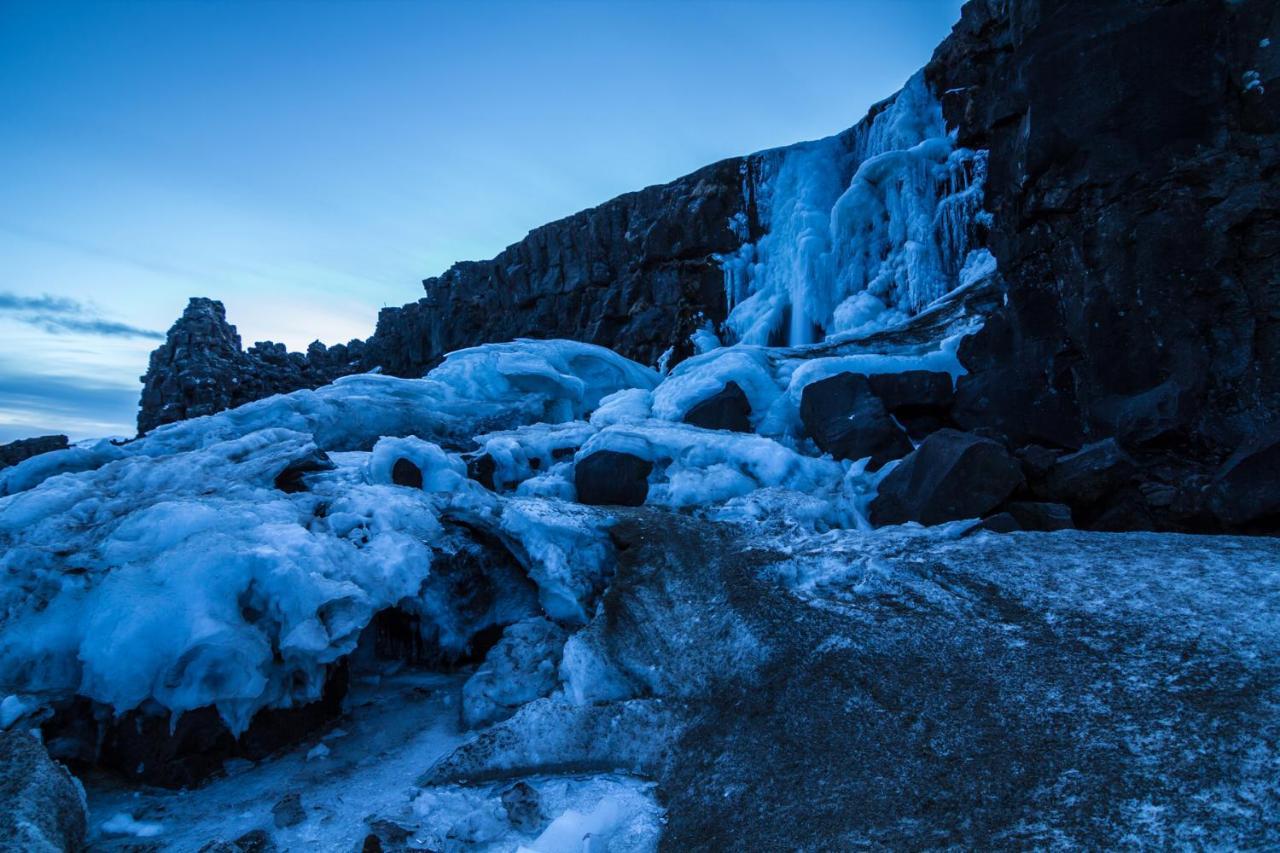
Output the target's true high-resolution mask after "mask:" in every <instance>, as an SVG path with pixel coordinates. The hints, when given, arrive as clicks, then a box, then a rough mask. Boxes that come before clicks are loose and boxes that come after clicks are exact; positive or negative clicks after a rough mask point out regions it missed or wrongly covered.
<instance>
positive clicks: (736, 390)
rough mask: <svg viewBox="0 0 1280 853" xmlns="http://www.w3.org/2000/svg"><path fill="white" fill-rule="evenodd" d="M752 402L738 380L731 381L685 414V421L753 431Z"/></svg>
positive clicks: (714, 427)
mask: <svg viewBox="0 0 1280 853" xmlns="http://www.w3.org/2000/svg"><path fill="white" fill-rule="evenodd" d="M750 415H751V403H750V401H748V400H747V395H746V392H744V391H743V390H742V388H741V387H739V385H738V383H737V382H730V383H728V384H727V385H725V386H724V388H721V389H720V390H719V391H717V392H716V393H715V394H713V395H711V396H710V397H708V398H707V399H705V400H703V401H702V402H700V403H698V404H696V405H695V406H694V407H693V408H691V409H690V410H689V411H688V412H687V413H686V414H685V416H684V422H685V423H687V424H692V425H693V426H696V427H702V428H703V429H726V430H732V431H733V432H751V420H750Z"/></svg>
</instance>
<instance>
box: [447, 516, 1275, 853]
mask: <svg viewBox="0 0 1280 853" xmlns="http://www.w3.org/2000/svg"><path fill="white" fill-rule="evenodd" d="M620 516H621V517H622V519H623V520H622V522H621V523H620V524H619V525H618V526H617V527H615V528H614V532H613V536H614V539H615V542H616V543H617V546H618V548H619V554H620V565H619V567H618V571H617V574H616V576H615V578H614V582H613V584H612V586H611V589H610V591H609V592H608V593H607V594H606V596H605V599H604V604H603V607H602V610H601V613H600V614H599V615H598V616H597V618H596V621H595V622H593V623H592V625H591V626H589V627H588V629H587V630H586V631H585V632H583V633H582V634H580V635H579V636H578V637H577V638H576V639H575V640H574V641H573V642H574V643H575V644H579V646H578V648H577V649H576V650H575V653H574V654H575V657H579V658H582V659H585V658H587V657H590V658H592V659H593V661H594V663H593V664H592V667H591V670H590V671H591V672H592V673H594V675H593V676H592V678H590V679H585V680H582V681H578V680H575V679H571V684H570V688H571V689H570V690H568V691H567V694H568V695H567V696H565V697H562V698H561V699H559V700H556V702H555V703H552V705H548V707H547V709H546V710H548V711H550V710H552V708H553V707H554V708H556V709H558V710H557V712H556V713H554V714H552V713H541V712H539V710H538V707H537V706H536V704H535V705H531V706H528V707H527V708H526V709H525V711H524V712H522V713H521V714H518V715H517V716H516V717H514V718H512V719H511V720H509V721H507V722H506V723H504V724H502V726H500V727H498V728H496V729H494V730H492V733H491V734H488V735H485V736H482V737H481V738H479V739H478V740H476V741H474V742H472V743H471V744H469V745H467V746H464V747H463V748H462V749H460V750H459V751H458V752H457V753H455V754H454V755H453V756H451V757H450V758H449V759H446V760H444V761H442V762H441V763H440V764H439V765H437V766H436V767H435V768H434V770H433V771H432V772H431V773H429V774H428V778H429V780H430V783H432V784H439V783H441V782H443V781H447V780H451V779H461V778H466V779H472V780H474V779H485V778H489V779H493V778H504V777H518V776H520V775H523V774H528V773H536V772H565V771H566V770H568V771H571V772H572V771H574V770H580V769H582V768H588V769H590V768H596V767H626V768H629V769H630V770H631V772H639V773H642V774H644V775H649V776H651V777H653V778H656V779H657V780H658V782H659V796H660V799H661V801H662V802H663V804H664V805H665V806H666V809H667V824H666V829H665V831H664V835H663V838H662V847H663V848H664V849H666V850H695V849H735V848H737V847H739V846H740V845H741V844H742V842H743V839H751V846H752V848H753V849H758V850H780V849H787V850H792V849H801V850H828V849H861V848H866V847H871V848H891V849H920V848H935V847H953V848H961V849H988V850H990V849H1027V848H1043V847H1062V848H1084V849H1110V848H1114V847H1115V846H1117V845H1122V844H1124V843H1125V839H1141V840H1142V843H1143V844H1149V845H1151V846H1152V847H1155V848H1168V847H1179V846H1185V845H1192V846H1198V845H1204V846H1208V847H1219V848H1233V849H1240V848H1253V849H1257V848H1261V847H1270V846H1275V845H1276V844H1278V843H1280V776H1278V775H1277V773H1276V768H1277V766H1280V746H1277V744H1280V664H1278V663H1276V661H1277V660H1280V656H1278V655H1277V653H1278V652H1280V636H1278V635H1277V632H1276V631H1275V630H1274V626H1275V625H1276V624H1277V623H1278V620H1280V543H1277V542H1275V541H1274V540H1269V539H1261V538H1254V539H1247V538H1229V537H1212V538H1209V537H1191V536H1180V535H1168V534H1164V535H1156V534H1122V535H1115V534H1097V533H1084V532H1078V531H1064V532H1058V533H1052V534H1038V533H1037V534H1030V533H1015V534H1011V535H1005V536H992V535H985V536H984V535H979V536H975V537H972V538H963V539H959V538H956V537H957V535H958V534H957V532H955V531H950V532H943V531H940V530H938V529H934V530H930V531H915V532H904V533H897V532H894V531H878V532H876V533H874V534H870V535H868V534H863V533H857V532H849V531H839V532H832V533H828V534H824V535H821V536H815V535H810V534H796V533H794V532H779V533H778V534H777V535H776V536H773V537H770V536H769V535H768V531H762V530H760V529H758V528H753V529H743V528H738V527H735V526H731V525H727V524H717V523H710V522H707V521H706V520H699V519H694V518H689V517H685V516H678V515H675V514H671V513H664V512H656V511H652V510H648V509H640V510H634V511H620ZM581 671H586V670H585V669H583V670H581ZM604 673H608V676H607V677H606V676H605V675H604ZM593 690H594V693H593ZM574 695H577V699H578V701H579V702H580V704H579V705H578V706H577V708H576V710H575V708H574V706H572V705H570V704H566V702H568V701H569V699H570V698H571V697H572V696H574ZM628 696H632V697H645V698H627V697H628ZM541 701H542V702H544V703H548V702H551V700H541ZM659 703H660V705H659ZM659 707H661V708H662V713H660V714H655V713H653V712H654V711H656V710H657V708H659ZM642 708H643V709H645V711H644V712H643V713H641V709H642ZM610 709H613V710H612V711H611V710H610ZM609 719H617V720H618V721H619V723H613V724H608V725H604V726H603V727H600V726H599V725H598V724H599V722H600V721H601V720H609ZM623 720H625V721H626V723H627V725H625V726H621V725H620V722H621V721H623ZM647 721H648V722H647ZM646 725H648V726H649V728H648V729H647V730H646V728H645V726H646ZM561 730H563V732H564V734H563V735H559V736H557V737H558V738H559V739H560V740H564V739H565V738H568V739H569V741H566V743H565V744H563V746H564V747H565V748H563V749H562V748H560V747H559V746H554V747H553V746H552V744H553V743H554V744H558V743H559V740H556V739H555V738H552V739H549V732H554V731H561ZM623 730H625V731H626V736H625V737H624V738H622V739H621V740H617V739H616V738H615V740H617V742H616V743H613V744H612V745H610V744H609V743H608V742H607V739H602V738H596V737H594V736H592V735H590V732H591V731H598V732H618V731H623ZM646 732H647V733H646ZM575 733H576V734H575ZM575 737H577V738H579V739H581V738H583V737H586V740H585V741H583V744H582V745H580V746H579V747H574V748H570V747H572V744H573V743H576V741H574V740H573V738H575ZM637 744H646V750H647V752H646V753H645V755H644V756H637V755H635V754H634V750H635V746H636V745H637ZM610 750H614V751H616V753H617V754H616V755H613V754H611V753H610ZM424 781H425V780H424Z"/></svg>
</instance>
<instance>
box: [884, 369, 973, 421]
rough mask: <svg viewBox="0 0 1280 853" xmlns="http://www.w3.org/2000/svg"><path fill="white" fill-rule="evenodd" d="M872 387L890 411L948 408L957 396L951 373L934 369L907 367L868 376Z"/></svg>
mask: <svg viewBox="0 0 1280 853" xmlns="http://www.w3.org/2000/svg"><path fill="white" fill-rule="evenodd" d="M867 381H868V382H870V383H871V390H872V391H874V392H875V394H876V396H877V397H879V398H880V401H881V402H883V403H884V407H885V408H886V409H888V410H889V411H891V412H896V411H898V410H899V409H945V408H946V407H947V406H950V405H951V402H952V400H954V399H955V391H954V390H953V389H952V383H951V374H950V373H940V372H937V371H933V370H904V371H903V372H901V373H876V374H872V375H871V376H868V377H867Z"/></svg>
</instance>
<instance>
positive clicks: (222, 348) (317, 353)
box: [138, 298, 363, 433]
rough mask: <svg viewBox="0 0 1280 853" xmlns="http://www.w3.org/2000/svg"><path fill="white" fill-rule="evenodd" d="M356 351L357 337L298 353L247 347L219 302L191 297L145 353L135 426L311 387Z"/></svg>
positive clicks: (343, 369) (345, 368)
mask: <svg viewBox="0 0 1280 853" xmlns="http://www.w3.org/2000/svg"><path fill="white" fill-rule="evenodd" d="M362 353H363V344H362V343H361V342H360V341H352V342H351V343H350V344H348V345H346V346H344V345H342V344H338V345H337V346H334V347H325V345H324V344H322V343H320V342H319V341H316V342H315V343H313V344H312V345H311V346H310V347H308V348H307V352H306V353H305V354H303V353H296V352H289V351H288V350H287V349H286V348H285V345H284V344H277V343H272V342H271V341H262V342H259V343H256V344H254V345H253V346H252V347H250V348H249V349H248V350H247V351H246V350H244V349H243V348H242V346H241V344H240V335H239V334H237V333H236V327H235V326H232V325H231V324H229V323H228V322H227V312H226V309H225V308H224V307H223V305H222V303H221V302H217V301H215V300H212V299H201V298H193V299H192V300H191V301H190V302H189V303H188V305H187V308H186V310H185V311H183V312H182V316H181V317H180V318H178V321H177V322H176V323H174V324H173V327H172V328H170V329H169V334H168V337H167V338H166V340H165V342H164V343H163V344H162V345H161V346H160V347H158V348H157V349H156V350H155V351H154V352H153V353H151V363H150V364H149V365H148V367H147V372H146V375H144V376H143V377H142V383H143V388H142V400H141V403H140V408H139V411H138V432H139V433H145V432H148V431H150V430H152V429H154V428H155V427H157V426H160V425H161V424H167V423H172V422H174V421H180V420H184V419H186V418H195V417H200V416H201V415H211V414H213V413H215V412H220V411H222V410H223V409H231V408H235V407H236V406H240V405H243V404H244V403H248V402H251V401H253V400H258V399H261V398H263V397H269V396H271V395H272V394H286V393H288V392H290V391H296V390H298V389H299V388H317V387H319V386H321V385H324V384H327V383H329V382H332V381H333V380H334V379H336V378H338V377H339V376H345V375H346V374H348V373H352V372H355V371H356V370H358V369H360V365H361V355H362Z"/></svg>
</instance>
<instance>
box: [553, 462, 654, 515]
mask: <svg viewBox="0 0 1280 853" xmlns="http://www.w3.org/2000/svg"><path fill="white" fill-rule="evenodd" d="M652 470H653V463H652V462H650V461H648V460H647V459H641V458H640V457H639V456H633V455H631V454H630V453H619V452H617V451H614V450H597V451H596V452H595V453H592V454H591V455H590V456H586V457H584V458H583V459H579V460H578V461H577V462H576V463H575V464H574V466H573V485H574V488H575V489H576V490H577V493H578V501H579V502H580V503H584V504H592V505H596V506H640V505H641V504H643V503H644V499H645V498H646V497H648V495H649V479H648V478H649V473H650V472H651V471H652Z"/></svg>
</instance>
